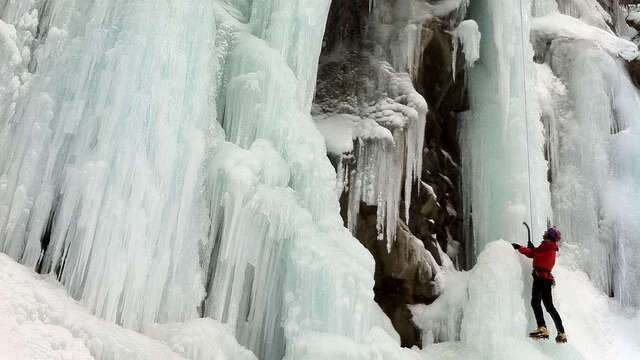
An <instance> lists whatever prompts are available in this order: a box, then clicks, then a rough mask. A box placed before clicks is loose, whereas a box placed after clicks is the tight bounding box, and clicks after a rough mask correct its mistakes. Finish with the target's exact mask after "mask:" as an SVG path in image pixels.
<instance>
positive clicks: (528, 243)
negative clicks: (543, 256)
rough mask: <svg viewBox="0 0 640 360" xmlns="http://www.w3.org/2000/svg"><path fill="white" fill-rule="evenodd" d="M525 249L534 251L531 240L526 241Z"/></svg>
mask: <svg viewBox="0 0 640 360" xmlns="http://www.w3.org/2000/svg"><path fill="white" fill-rule="evenodd" d="M527 247H528V248H529V249H531V250H533V249H535V246H533V243H532V242H531V240H529V241H527Z"/></svg>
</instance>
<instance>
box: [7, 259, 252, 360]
mask: <svg viewBox="0 0 640 360" xmlns="http://www.w3.org/2000/svg"><path fill="white" fill-rule="evenodd" d="M0 270H1V271H0V318H1V319H2V322H0V353H1V354H2V357H3V358H6V359H16V360H18V359H25V360H27V359H29V360H35V359H42V360H45V359H46V360H48V359H77V360H80V359H112V360H118V359H121V360H127V359H140V360H142V359H175V360H181V359H193V360H205V359H211V360H214V359H217V360H222V359H243V360H251V359H255V356H253V354H251V352H250V351H248V350H247V349H244V348H242V347H241V346H240V345H238V343H237V342H236V340H235V338H234V337H233V335H232V334H231V332H230V331H229V330H228V329H226V328H225V327H224V326H222V325H221V324H219V323H217V322H215V321H214V320H212V319H207V320H196V321H192V322H187V323H183V324H169V325H160V326H152V327H151V328H150V329H148V333H149V335H150V336H145V335H143V334H140V333H137V332H135V331H132V330H128V329H124V328H122V327H119V326H117V325H115V324H112V323H110V322H107V321H104V320H101V319H98V318H96V317H95V316H93V315H91V314H90V313H89V312H88V311H87V310H86V309H85V308H84V307H83V306H82V305H81V304H79V303H77V302H76V301H74V300H73V299H71V298H69V296H68V295H67V294H66V293H65V291H64V289H63V288H62V287H61V286H60V284H59V283H57V282H56V281H55V279H54V278H53V277H51V276H39V275H36V274H34V273H33V272H32V271H30V270H29V269H27V268H25V267H23V266H21V265H19V264H17V263H15V262H14V261H13V260H12V259H11V258H9V257H8V256H6V255H4V254H0ZM153 338H156V339H160V340H162V341H163V342H159V341H156V340H154V339H153ZM164 342H166V344H168V345H166V344H165V343H164ZM211 350H215V351H211Z"/></svg>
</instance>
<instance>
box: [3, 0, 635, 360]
mask: <svg viewBox="0 0 640 360" xmlns="http://www.w3.org/2000/svg"><path fill="white" fill-rule="evenodd" d="M394 3H396V2H389V1H371V2H370V3H369V11H370V12H371V16H372V18H373V19H374V21H377V25H378V26H377V27H376V26H373V27H372V32H373V35H372V36H374V37H375V38H376V39H377V40H380V43H379V44H381V45H380V46H377V47H376V48H375V49H374V50H375V52H376V53H375V54H373V55H377V56H373V57H371V58H370V59H367V60H368V61H370V62H369V63H368V65H369V66H370V67H371V68H373V69H374V70H375V75H376V76H375V78H376V81H374V82H373V84H371V86H372V89H371V90H372V94H375V97H373V98H372V99H368V100H371V101H367V102H364V103H361V104H357V105H358V108H357V109H355V108H348V107H346V108H345V109H346V110H349V111H343V112H340V111H338V112H332V113H322V110H323V109H320V110H319V112H316V110H317V109H314V110H313V111H314V114H315V115H316V116H315V121H314V120H312V117H311V115H310V112H311V111H312V100H313V95H314V91H315V85H316V73H317V62H318V58H319V54H320V49H321V45H322V36H323V33H324V30H325V29H324V27H325V22H326V17H327V12H328V9H329V4H330V2H329V1H328V0H279V1H268V0H253V1H247V0H219V1H196V0H186V1H179V2H158V1H153V0H131V1H126V2H123V1H115V0H108V1H101V2H89V3H87V2H81V1H73V0H50V1H45V0H27V1H15V0H4V1H1V0H0V154H2V155H1V156H0V250H2V252H4V253H6V254H7V255H9V256H10V257H11V258H13V259H15V260H16V261H19V262H20V263H22V264H24V265H25V266H26V267H27V268H22V267H20V265H17V264H16V263H15V262H14V261H13V260H11V259H10V258H9V257H7V256H5V255H0V268H1V269H2V271H0V278H1V279H0V280H2V281H0V298H1V299H0V317H1V319H2V321H0V335H2V336H0V338H2V340H0V352H2V355H6V354H10V356H13V357H14V358H21V357H22V358H51V357H55V356H58V355H60V356H61V357H62V356H68V355H69V354H72V355H73V357H75V358H79V359H90V358H102V359H130V358H140V359H145V358H157V359H160V358H162V359H165V358H168V359H187V358H188V359H194V360H199V359H212V358H213V359H218V358H221V359H222V358H231V359H255V358H258V359H280V358H284V359H288V360H294V359H296V360H297V359H305V360H308V359H327V358H333V359H387V360H391V359H394V360H395V359H416V360H417V359H421V358H422V359H424V358H436V359H453V358H471V359H473V358H478V359H486V358H492V359H509V358H515V357H521V356H524V358H531V359H533V358H535V359H538V360H539V359H566V358H576V359H582V358H584V359H591V358H598V359H602V358H628V359H631V358H633V357H634V356H635V355H637V353H638V351H640V345H638V343H637V339H634V338H633V337H632V336H628V335H626V334H627V333H629V334H633V333H634V331H636V332H637V330H638V329H640V326H639V325H638V324H639V321H640V315H639V314H638V313H637V307H638V306H639V305H640V304H638V298H639V295H640V281H639V280H638V278H637V276H635V274H637V273H638V271H640V260H638V259H640V246H638V242H637V240H636V238H635V236H636V234H637V233H638V232H640V222H639V220H638V219H637V214H640V209H638V206H639V205H638V204H640V193H638V190H637V189H638V187H639V185H640V184H637V182H638V181H637V179H638V178H640V169H639V168H638V167H637V164H638V161H639V160H640V159H638V156H639V154H640V149H639V148H638V145H637V144H638V141H637V139H636V137H637V135H636V132H637V131H639V130H638V126H639V123H638V116H637V115H636V113H637V108H638V107H639V106H640V97H639V96H638V91H637V89H636V88H635V87H634V86H633V84H632V82H631V80H630V78H629V76H628V75H627V73H626V70H625V63H624V62H625V61H630V60H637V58H638V50H637V47H635V45H634V44H633V43H631V42H629V41H626V40H623V39H620V38H619V37H617V36H616V35H615V33H614V31H612V30H611V24H612V23H615V22H616V21H618V20H616V19H617V18H614V17H612V16H610V14H609V13H608V12H606V11H604V9H603V8H602V7H601V6H600V5H599V4H598V2H596V1H594V0H566V1H557V2H556V1H552V0H536V1H532V2H530V1H526V0H523V1H511V0H490V1H484V2H479V1H475V2H474V1H471V2H470V1H466V0H445V1H440V2H427V1H411V2H406V3H402V4H399V5H397V7H395V8H393V9H394V10H397V12H395V13H393V15H394V16H396V15H397V16H399V17H400V20H401V21H398V22H394V23H391V24H390V23H388V22H387V21H388V20H389V18H393V16H390V14H391V10H392V7H391V5H393V4H394ZM529 5H531V7H529ZM467 10H468V15H469V17H470V18H471V19H469V20H466V21H463V22H462V23H461V24H460V26H458V28H457V29H456V30H455V34H454V35H455V36H454V37H455V38H457V39H459V40H460V43H461V44H462V46H463V49H464V53H465V57H466V60H467V67H468V68H470V69H471V70H470V76H469V83H470V98H471V108H472V109H471V111H469V112H468V113H466V114H462V115H461V118H462V119H464V124H463V127H462V129H461V137H462V153H463V159H464V161H465V162H464V164H463V167H464V194H465V201H464V203H465V211H464V219H465V225H466V227H467V233H468V234H470V235H471V236H470V237H469V238H468V239H467V244H468V245H469V246H470V247H471V248H470V249H469V250H470V251H468V252H467V253H468V256H469V259H468V262H469V263H470V264H473V263H475V264H476V266H475V267H474V268H473V269H472V270H470V271H469V272H458V271H456V270H455V269H454V266H453V264H452V263H450V262H447V261H446V259H447V257H446V256H445V254H444V252H443V251H442V249H440V248H439V245H438V247H437V249H436V251H435V252H434V254H436V253H437V254H438V256H439V257H441V258H442V259H445V260H444V261H442V267H441V268H438V266H437V262H436V261H435V260H434V258H433V256H432V255H431V253H429V252H428V251H427V250H426V249H424V248H422V244H421V243H420V241H419V240H417V238H415V237H414V238H412V240H414V241H413V243H412V244H411V245H412V246H413V247H414V249H413V251H408V252H407V254H409V255H413V254H417V255H418V256H419V257H420V258H421V260H419V262H420V264H423V265H425V266H429V267H430V271H431V275H433V276H434V278H435V279H434V282H436V283H437V285H438V287H439V289H438V290H439V291H441V292H442V295H441V296H440V298H439V299H437V300H436V301H435V302H434V303H432V304H431V305H421V306H416V307H414V308H413V313H414V321H415V322H416V323H417V324H418V325H419V326H420V327H421V328H422V330H423V331H424V333H423V345H425V347H424V349H422V350H418V349H402V348H400V346H399V339H398V336H397V334H396V333H395V331H394V330H393V329H392V328H391V324H390V321H389V319H388V318H387V317H386V316H385V315H384V313H383V312H382V311H381V309H380V308H379V307H378V306H377V304H376V303H375V302H374V299H373V297H374V293H373V286H374V277H373V274H374V269H375V264H374V262H373V259H372V257H371V255H370V254H369V253H368V252H367V250H365V249H364V248H363V247H362V246H361V245H360V244H359V243H358V241H357V240H356V239H354V238H353V237H352V235H351V234H350V233H349V230H348V229H347V228H345V227H344V226H343V223H342V219H341V218H340V208H339V203H338V201H337V196H336V173H335V171H334V169H333V168H332V166H331V163H330V161H329V159H328V158H327V157H326V151H327V150H328V151H329V152H330V153H332V154H333V155H339V156H341V158H340V161H343V162H344V163H341V164H339V165H338V174H337V175H338V192H339V193H340V192H341V191H342V190H343V189H344V187H345V186H346V187H348V188H349V191H350V196H352V198H351V199H349V210H348V212H349V213H350V214H349V221H348V227H349V228H351V229H352V230H353V229H354V228H355V226H356V225H355V223H354V221H355V219H356V218H357V212H358V210H359V206H360V202H361V201H362V202H365V203H366V204H370V205H376V206H377V207H378V209H377V210H378V214H377V218H378V219H377V220H378V229H377V230H378V233H379V234H381V235H382V236H381V238H386V240H387V241H388V243H387V244H391V242H392V241H393V238H394V236H395V235H394V231H395V230H396V224H397V220H398V219H399V218H400V217H402V215H404V218H405V219H407V218H408V217H409V212H408V209H409V207H410V199H411V193H412V192H414V190H413V186H414V184H420V185H421V186H420V187H421V188H422V189H423V191H429V186H428V185H426V184H424V186H423V184H422V183H420V182H418V181H417V180H419V179H420V175H421V173H422V171H421V166H422V154H423V149H424V140H423V134H424V132H425V123H426V115H427V111H428V109H427V105H426V102H425V100H424V98H423V97H422V96H421V95H420V94H419V93H418V92H417V91H416V89H415V88H414V86H413V81H414V80H415V79H414V78H413V77H414V75H415V70H416V67H417V66H419V64H420V62H419V61H418V60H419V56H421V54H422V50H424V49H421V48H420V46H419V45H420V44H421V40H420V39H421V38H420V37H421V36H422V35H423V33H422V31H421V27H420V23H421V22H422V21H425V20H426V19H430V18H433V17H439V16H445V15H447V16H448V15H450V14H454V13H455V17H457V18H458V20H462V18H463V17H465V14H467ZM530 10H531V14H532V15H533V16H534V18H533V19H530V18H529V15H531V14H530ZM149 19H154V21H149ZM159 23H161V24H162V26H158V24H159ZM398 24H402V26H399V25H398ZM394 26H396V27H394ZM529 30H531V36H532V39H531V42H532V43H533V44H534V45H535V55H536V60H537V61H539V62H540V64H534V63H533V61H532V58H533V57H534V56H533V55H534V49H533V48H532V47H531V46H530V45H529V44H530V41H529V40H530V39H529V36H530V35H529V34H530V32H529ZM480 33H482V36H481V37H480V36H479V35H480ZM456 44H457V40H456ZM474 62H475V64H474ZM472 64H474V66H473V67H472V68H471V65H472ZM540 117H541V118H542V122H540V121H539V120H540ZM543 126H544V127H543ZM543 130H544V131H543ZM321 133H322V134H324V135H325V138H326V140H327V141H325V139H324V138H323V137H322V134H321ZM345 154H346V155H345ZM343 155H344V156H343ZM545 155H546V157H547V160H548V164H549V166H550V172H549V174H550V177H551V179H552V182H551V187H549V183H548V182H547V170H548V169H547V161H545V158H544V156H545ZM350 160H355V161H354V162H349V163H347V162H348V161H350ZM380 165H383V166H380ZM353 166H355V168H354V167H353ZM390 175H392V176H390ZM443 181H448V182H449V183H450V182H451V181H450V180H448V179H446V177H443ZM452 185H453V184H452ZM431 192H433V190H431ZM403 193H404V195H405V196H404V199H402V200H401V196H402V194H403ZM434 197H435V195H434ZM403 201H404V206H405V210H406V211H407V212H406V213H405V214H400V208H401V206H400V204H401V203H402V202H403ZM445 210H446V211H448V212H449V213H451V214H452V216H453V215H455V214H453V213H455V209H453V208H452V207H447V208H446V209H445ZM552 210H553V211H552ZM523 220H527V221H530V222H531V223H532V230H533V232H534V234H540V233H541V232H542V230H543V228H544V227H545V225H546V223H547V221H550V222H553V223H555V224H559V225H560V226H561V227H562V229H563V234H564V238H565V239H566V240H565V241H566V245H565V247H564V248H562V254H561V255H560V257H559V261H558V267H557V271H556V276H557V279H558V281H559V283H560V284H561V285H560V287H559V289H558V290H557V293H556V294H557V299H558V307H559V309H560V312H561V313H562V314H563V315H564V316H566V317H565V319H566V325H567V328H568V329H571V330H570V331H571V332H570V334H571V335H570V336H571V339H572V340H571V342H572V343H570V345H568V346H567V347H564V348H561V349H557V348H554V347H553V346H555V345H551V346H549V345H547V344H535V345H533V344H531V343H530V342H528V340H527V339H525V338H524V337H525V336H526V332H527V330H528V329H530V328H531V327H532V324H533V320H532V318H531V315H530V312H528V310H527V299H528V296H529V293H528V291H529V290H528V289H529V286H530V277H529V275H528V268H529V266H530V263H528V262H527V260H526V259H524V258H518V257H517V254H515V253H514V252H513V251H512V249H511V248H510V246H509V245H508V243H506V242H505V241H493V240H495V239H497V238H503V239H505V240H507V241H508V242H511V241H514V242H522V239H523V238H524V231H523V228H522V227H521V225H520V223H521V221H523ZM389 246H390V245H389ZM416 248H417V249H419V251H418V250H416ZM418 268H419V267H418ZM29 269H31V270H36V271H38V272H40V273H43V274H48V275H35V274H34V273H33V272H32V271H30V270H29ZM583 271H584V272H583ZM54 280H58V281H59V282H60V283H61V284H62V285H59V284H57V283H56V282H55V281H54ZM592 283H593V284H595V285H596V286H597V287H594V286H593V285H592ZM65 292H66V294H65ZM67 294H69V295H70V296H71V297H72V298H73V299H76V300H77V301H78V302H75V301H73V300H71V298H70V297H69V296H67ZM608 295H611V296H613V297H614V300H611V299H609V298H607V296H608ZM94 315H96V316H97V317H96V316H94ZM98 317H99V318H101V319H99V318H98ZM487 319H488V320H487ZM127 328H128V329H127ZM594 328H597V329H598V330H601V331H600V334H593V333H592V332H591V331H590V329H594ZM614 333H619V336H615V337H614V336H613V335H612V334H614ZM571 344H575V346H573V345H571ZM523 354H524V355H523ZM14 355H15V356H14Z"/></svg>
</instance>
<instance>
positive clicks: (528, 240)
mask: <svg viewBox="0 0 640 360" xmlns="http://www.w3.org/2000/svg"><path fill="white" fill-rule="evenodd" d="M522 225H524V226H526V228H527V247H528V248H529V249H533V248H534V246H533V243H532V242H531V228H529V224H527V222H526V221H523V222H522Z"/></svg>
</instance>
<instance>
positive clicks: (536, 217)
mask: <svg viewBox="0 0 640 360" xmlns="http://www.w3.org/2000/svg"><path fill="white" fill-rule="evenodd" d="M520 6H522V7H520ZM528 9H529V2H528V1H526V0H523V1H522V2H520V1H511V0H490V1H484V2H472V3H471V6H470V8H469V14H470V17H471V18H472V19H474V20H476V22H477V23H478V26H479V29H480V33H482V39H481V42H480V52H481V56H480V60H479V61H478V62H477V63H476V65H475V66H474V67H473V68H472V69H471V71H470V87H469V96H470V99H471V112H470V114H465V116H463V121H462V125H461V133H460V136H461V148H462V159H463V170H462V171H463V177H462V178H463V196H464V200H463V204H464V221H465V224H466V225H465V227H466V228H467V229H468V230H467V231H468V232H472V234H473V240H471V239H468V241H467V244H472V245H471V246H472V248H470V249H469V251H468V252H467V253H468V254H469V256H470V258H469V259H468V260H469V262H470V263H474V258H475V256H477V254H478V253H479V252H480V251H481V250H482V248H483V247H484V245H485V244H486V243H487V242H489V241H491V240H493V239H496V238H502V239H505V240H507V241H517V242H520V243H525V242H526V235H525V234H526V233H525V231H524V228H523V226H522V224H521V223H522V221H529V220H530V219H531V222H532V223H533V224H532V225H533V226H532V231H533V234H534V239H536V238H537V235H538V234H541V233H542V230H543V228H544V226H545V222H546V218H547V216H550V215H551V214H550V205H549V188H548V184H547V182H546V178H545V172H546V167H547V165H546V161H545V160H544V158H543V144H544V137H543V134H542V126H541V123H540V121H539V115H538V105H537V102H536V98H535V95H534V94H533V93H532V89H533V85H534V84H533V83H532V81H527V80H528V79H532V78H533V76H532V75H533V67H532V65H533V64H532V57H533V53H532V49H531V46H530V45H529V35H528V34H529V31H528V22H527V14H528ZM521 14H522V17H521ZM521 19H522V21H523V23H521ZM520 44H522V46H521V45H520ZM529 191H531V206H530V199H529ZM530 207H531V209H532V212H533V213H532V214H530V211H529V209H530Z"/></svg>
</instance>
